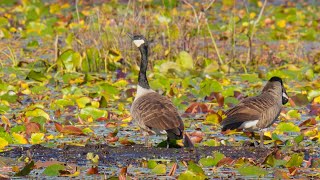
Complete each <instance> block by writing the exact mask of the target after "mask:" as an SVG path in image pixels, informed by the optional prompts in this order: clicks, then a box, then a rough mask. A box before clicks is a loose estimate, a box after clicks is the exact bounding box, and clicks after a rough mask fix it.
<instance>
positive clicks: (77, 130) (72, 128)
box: [61, 125, 84, 135]
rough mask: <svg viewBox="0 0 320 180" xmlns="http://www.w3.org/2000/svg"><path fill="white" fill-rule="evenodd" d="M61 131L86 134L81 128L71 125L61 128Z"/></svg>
mask: <svg viewBox="0 0 320 180" xmlns="http://www.w3.org/2000/svg"><path fill="white" fill-rule="evenodd" d="M61 133H64V134H72V135H84V134H83V132H82V130H81V129H80V128H77V127H75V126H71V125H67V126H64V127H63V128H62V130H61Z"/></svg>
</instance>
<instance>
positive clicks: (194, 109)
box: [185, 103, 209, 114]
mask: <svg viewBox="0 0 320 180" xmlns="http://www.w3.org/2000/svg"><path fill="white" fill-rule="evenodd" d="M185 112H186V113H191V114H196V113H208V112H209V109H208V106H207V105H206V104H204V103H193V104H191V105H190V106H189V107H188V108H187V110H186V111H185Z"/></svg>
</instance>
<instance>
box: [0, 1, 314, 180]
mask: <svg viewBox="0 0 320 180" xmlns="http://www.w3.org/2000/svg"><path fill="white" fill-rule="evenodd" d="M319 10H320V6H319V2H317V1H312V0H310V1H309V0H308V1H307V0H306V1H281V0H269V1H258V0H249V1H234V0H223V1H209V0H207V1H191V0H189V1H187V0H182V1H177V0H154V1H151V0H146V1H130V0H129V1H125V0H124V1H122V0H119V1H117V0H110V1H103V0H101V1H100V0H99V1H98V0H97V1H94V0H91V1H82V0H75V1H63V0H56V1H40V0H21V1H16V0H2V1H1V2H0V15H1V16H0V60H1V61H0V77H1V80H0V114H1V119H2V121H1V122H0V125H1V126H0V149H1V150H2V151H5V150H9V149H10V148H12V147H11V146H22V145H29V144H30V145H34V144H41V145H44V146H48V147H57V146H59V145H61V144H72V145H79V146H83V145H85V144H88V143H97V144H101V143H107V144H110V145H114V146H116V147H119V146H124V145H132V144H135V143H137V144H140V143H141V141H142V140H143V138H142V135H141V134H140V133H139V131H138V128H137V127H136V126H134V125H133V124H132V122H131V117H130V114H129V107H130V104H131V103H132V100H133V97H134V94H135V86H134V85H135V84H136V83H137V73H138V71H139V63H140V62H139V59H140V56H139V52H138V50H137V49H136V47H134V46H133V45H132V43H131V41H130V39H129V38H128V36H127V34H126V33H134V34H135V33H137V34H143V35H145V36H146V37H147V39H148V40H149V41H150V63H149V71H148V78H149V83H150V85H151V87H152V88H153V89H155V90H156V91H157V92H159V93H161V94H163V95H166V96H168V97H169V98H170V99H171V100H172V101H173V103H174V104H175V105H176V106H177V107H178V109H179V111H180V112H181V115H182V117H183V119H184V121H185V125H186V129H187V130H186V131H187V132H189V133H190V134H191V137H192V139H193V140H194V142H195V143H196V146H199V147H202V146H221V145H242V144H243V143H244V141H245V140H244V139H245V137H246V136H245V135H243V134H242V133H240V135H239V133H236V132H231V133H230V134H229V135H228V134H227V135H226V134H221V133H220V125H219V122H220V121H221V120H222V118H223V112H224V111H225V110H226V109H228V108H230V107H233V106H234V105H235V104H237V103H238V102H239V101H240V100H242V99H243V98H245V97H247V96H253V95H256V94H258V93H259V92H260V90H261V88H262V87H263V85H264V83H265V82H266V80H268V79H269V78H270V77H272V76H279V77H281V78H283V79H284V84H285V87H286V89H287V92H288V94H289V96H290V101H289V103H288V104H287V105H286V106H285V107H284V109H283V111H282V112H281V114H280V117H279V121H277V123H276V124H275V125H274V126H273V127H272V128H271V129H270V130H269V131H268V132H266V133H265V136H266V137H268V141H267V143H268V144H272V143H277V144H278V145H279V146H280V147H281V148H279V151H281V153H283V154H284V155H283V156H279V155H277V154H276V155H274V156H273V155H272V156H270V157H268V158H267V159H266V162H264V163H263V164H260V165H257V164H255V163H254V162H250V161H246V160H237V161H233V162H229V161H228V162H229V164H228V165H229V166H231V169H230V172H233V171H235V172H237V173H238V175H239V173H240V175H239V177H242V176H246V175H249V176H266V177H276V176H278V175H279V177H280V178H287V177H297V178H299V177H311V176H312V177H313V176H316V175H319V174H316V172H313V171H311V170H312V168H319V164H320V163H319V136H320V133H319V120H320V118H319V115H320V78H319V72H320V49H319V47H320V44H319V42H320V41H319V40H320V36H319V32H320V11H319ZM234 134H237V135H238V136H241V138H238V139H237V138H236V137H234V136H233V135H234ZM161 140H162V138H161V137H154V143H155V144H156V143H158V142H161ZM296 147H300V148H302V147H310V148H308V149H311V150H310V152H311V154H313V156H311V157H312V158H313V159H312V158H311V159H307V158H306V156H305V155H304V154H303V153H298V152H296V151H294V150H293V149H294V148H296ZM316 154H318V155H316ZM91 156H92V157H91ZM90 157H91V158H88V161H94V163H97V161H98V160H97V159H95V160H93V159H94V156H93V155H90ZM224 158H225V157H224V155H223V154H218V153H217V152H215V153H213V155H212V157H207V158H203V159H202V160H200V161H199V162H195V164H192V165H190V166H192V167H199V168H204V169H205V170H206V172H207V171H208V169H206V168H208V167H213V166H214V167H216V168H221V167H223V165H221V166H218V165H217V164H218V162H219V161H220V160H222V159H224ZM224 160H225V159H224ZM26 161H27V160H26ZM311 161H312V162H311ZM27 162H28V161H27ZM213 162H214V163H213ZM237 163H238V164H241V165H243V166H245V167H248V168H244V169H243V168H242V169H241V168H239V167H240V166H239V167H238V164H237ZM150 164H151V165H152V166H151V165H150V167H149V170H147V171H146V174H148V173H149V174H158V175H163V174H166V171H168V170H169V168H170V167H171V166H172V164H166V163H165V162H160V163H159V162H153V161H152V162H150ZM11 166H12V167H13V168H11V169H10V170H6V171H4V169H5V168H4V167H11ZM4 167H2V169H1V167H0V170H3V171H0V172H5V173H3V175H6V176H7V175H8V176H11V175H13V174H14V173H16V172H19V171H20V170H21V169H22V167H24V161H17V162H16V164H12V163H11V162H7V161H6V162H5V166H4ZM30 167H32V166H30ZM35 167H36V168H35V170H34V171H39V172H41V173H43V175H48V176H51V175H52V176H58V175H61V174H59V170H61V169H65V167H63V166H58V165H54V166H53V167H52V164H50V165H42V166H41V167H40V166H35ZM37 167H38V168H37ZM155 167H157V169H156V170H154V168H155ZM44 168H49V170H46V171H45V172H44V171H43V169H44ZM250 168H251V169H250ZM263 168H271V170H270V169H267V170H264V169H263ZM272 168H280V170H279V171H281V173H274V172H273V171H272ZM195 169H197V168H189V169H187V170H186V171H184V169H183V170H181V169H180V172H179V173H181V174H183V175H182V177H189V176H188V173H189V175H190V173H191V172H192V173H195V174H199V173H200V174H201V177H204V176H205V172H204V171H200V170H199V171H196V170H195ZM248 169H249V170H248ZM111 171H115V172H117V170H111ZM70 172H72V173H71V174H75V173H76V172H77V171H76V170H75V169H72V170H70ZM86 172H87V170H86V167H82V171H81V173H78V174H75V176H76V175H79V174H81V175H86ZM90 172H95V173H93V174H97V173H98V170H92V169H90ZM250 172H251V173H250ZM254 172H255V173H254ZM257 172H258V173H257ZM100 173H102V172H101V171H100ZM179 173H178V174H179ZM0 175H2V174H1V173H0ZM202 175H203V176H202ZM220 175H221V176H223V173H221V174H220Z"/></svg>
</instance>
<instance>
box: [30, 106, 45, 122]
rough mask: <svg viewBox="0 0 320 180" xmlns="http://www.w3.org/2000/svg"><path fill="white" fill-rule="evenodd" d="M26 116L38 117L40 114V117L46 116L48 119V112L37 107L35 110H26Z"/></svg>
mask: <svg viewBox="0 0 320 180" xmlns="http://www.w3.org/2000/svg"><path fill="white" fill-rule="evenodd" d="M26 116H27V117H38V116H42V117H44V118H46V119H47V120H49V119H50V117H49V114H48V113H46V112H45V111H44V110H42V109H39V108H37V109H35V110H32V111H27V112H26Z"/></svg>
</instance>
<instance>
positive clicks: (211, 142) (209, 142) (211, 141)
mask: <svg viewBox="0 0 320 180" xmlns="http://www.w3.org/2000/svg"><path fill="white" fill-rule="evenodd" d="M202 144H203V145H204V146H220V142H219V141H217V140H215V139H209V140H207V141H204V142H203V143H202Z"/></svg>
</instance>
